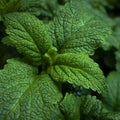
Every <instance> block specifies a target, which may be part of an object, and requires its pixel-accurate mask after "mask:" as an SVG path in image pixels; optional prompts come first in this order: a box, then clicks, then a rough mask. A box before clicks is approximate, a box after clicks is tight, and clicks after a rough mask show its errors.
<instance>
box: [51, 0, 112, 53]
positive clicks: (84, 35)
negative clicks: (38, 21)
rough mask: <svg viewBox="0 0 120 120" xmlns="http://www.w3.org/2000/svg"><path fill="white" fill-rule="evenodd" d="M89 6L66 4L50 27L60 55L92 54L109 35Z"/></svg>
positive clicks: (82, 3) (85, 4) (77, 3)
mask: <svg viewBox="0 0 120 120" xmlns="http://www.w3.org/2000/svg"><path fill="white" fill-rule="evenodd" d="M92 11H93V10H92V8H91V7H90V6H89V4H87V3H84V2H83V1H82V2H75V1H73V2H70V3H67V4H66V5H65V6H64V7H63V8H62V9H61V10H60V11H59V12H58V14H57V16H56V17H55V19H54V21H53V22H52V23H51V25H50V32H51V36H52V40H53V43H54V46H56V47H57V48H58V51H59V52H60V53H64V52H74V53H76V52H84V53H87V54H93V52H94V50H95V49H96V48H97V47H98V46H100V44H101V42H102V41H104V40H105V39H106V36H107V35H108V34H109V33H110V30H109V28H108V27H107V25H106V24H105V23H104V21H103V20H101V19H100V17H98V16H97V15H96V14H95V13H94V12H92Z"/></svg>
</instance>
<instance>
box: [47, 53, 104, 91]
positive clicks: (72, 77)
mask: <svg viewBox="0 0 120 120" xmlns="http://www.w3.org/2000/svg"><path fill="white" fill-rule="evenodd" d="M48 73H49V74H50V75H51V77H52V78H53V79H54V80H55V81H59V82H69V83H71V84H76V85H83V87H85V88H91V89H92V90H94V91H98V92H99V93H101V92H104V90H105V88H106V82H105V78H104V75H103V73H102V71H101V70H100V68H99V66H98V64H97V63H95V62H94V61H93V60H92V59H91V58H89V56H88V55H86V54H82V53H80V54H75V53H64V54H60V55H58V56H57V57H56V61H55V63H54V65H53V66H50V67H49V68H48Z"/></svg>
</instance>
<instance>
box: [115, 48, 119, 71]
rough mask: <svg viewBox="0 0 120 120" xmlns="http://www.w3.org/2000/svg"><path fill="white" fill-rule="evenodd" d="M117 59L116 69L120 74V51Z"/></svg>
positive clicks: (116, 53)
mask: <svg viewBox="0 0 120 120" xmlns="http://www.w3.org/2000/svg"><path fill="white" fill-rule="evenodd" d="M115 57H116V69H117V71H119V72H120V49H119V50H118V51H116V52H115Z"/></svg>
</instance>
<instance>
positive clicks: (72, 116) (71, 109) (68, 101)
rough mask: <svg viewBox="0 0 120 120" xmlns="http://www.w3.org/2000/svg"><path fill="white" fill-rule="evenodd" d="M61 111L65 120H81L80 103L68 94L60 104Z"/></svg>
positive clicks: (76, 98)
mask: <svg viewBox="0 0 120 120" xmlns="http://www.w3.org/2000/svg"><path fill="white" fill-rule="evenodd" d="M60 109H61V111H62V113H63V114H64V116H65V120H80V101H79V98H78V97H76V96H74V95H72V94H68V93H67V94H66V95H65V97H64V99H63V100H62V102H61V103H60Z"/></svg>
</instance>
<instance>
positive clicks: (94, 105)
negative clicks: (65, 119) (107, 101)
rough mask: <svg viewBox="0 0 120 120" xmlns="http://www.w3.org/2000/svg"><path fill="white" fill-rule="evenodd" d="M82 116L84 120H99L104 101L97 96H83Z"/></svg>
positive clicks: (81, 99)
mask: <svg viewBox="0 0 120 120" xmlns="http://www.w3.org/2000/svg"><path fill="white" fill-rule="evenodd" d="M80 101H81V105H80V113H81V114H80V116H81V118H82V119H83V120H97V119H96V118H97V117H99V116H100V114H101V112H102V103H101V101H100V100H98V99H96V97H95V96H90V95H88V96H82V97H81V98H80Z"/></svg>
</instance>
